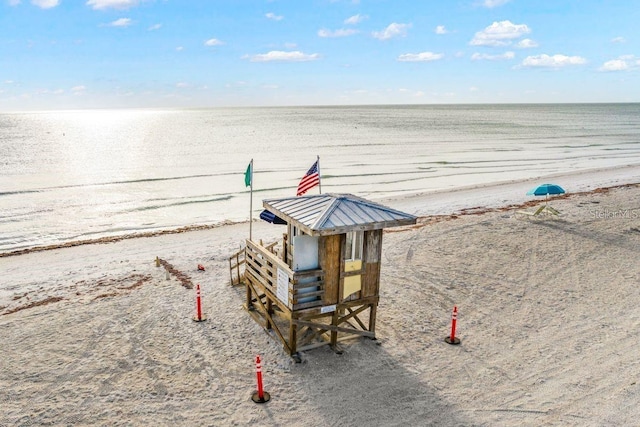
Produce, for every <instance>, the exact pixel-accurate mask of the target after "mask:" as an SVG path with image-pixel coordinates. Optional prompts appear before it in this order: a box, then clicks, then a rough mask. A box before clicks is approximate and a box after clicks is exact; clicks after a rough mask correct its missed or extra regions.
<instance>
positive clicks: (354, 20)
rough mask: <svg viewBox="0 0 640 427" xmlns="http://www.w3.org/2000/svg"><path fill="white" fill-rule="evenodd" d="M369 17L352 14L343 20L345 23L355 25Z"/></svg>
mask: <svg viewBox="0 0 640 427" xmlns="http://www.w3.org/2000/svg"><path fill="white" fill-rule="evenodd" d="M367 18H369V17H368V16H367V15H360V14H357V15H353V16H350V17H349V18H347V19H345V20H344V24H345V25H356V24H359V23H361V22H362V21H364V20H365V19H367Z"/></svg>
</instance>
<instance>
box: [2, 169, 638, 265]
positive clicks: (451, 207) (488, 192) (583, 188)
mask: <svg viewBox="0 0 640 427" xmlns="http://www.w3.org/2000/svg"><path fill="white" fill-rule="evenodd" d="M547 179H548V180H556V181H558V180H560V181H562V183H563V184H562V186H563V187H564V188H565V190H567V193H565V194H564V195H562V196H559V197H571V196H572V195H578V194H585V193H589V192H591V191H596V190H602V189H613V188H617V187H623V186H627V185H638V183H640V164H631V165H627V166H624V167H616V168H596V169H589V170H583V171H577V172H574V173H570V174H566V173H560V174H551V175H546V176H544V177H539V178H530V179H524V180H515V181H504V182H496V183H491V184H483V185H471V186H466V187H458V188H453V189H451V190H436V191H433V192H425V193H419V194H413V195H408V196H401V197H391V198H386V199H382V200H375V201H376V202H379V203H381V204H383V205H386V206H389V207H392V208H394V209H398V210H401V211H405V212H407V213H410V214H412V215H416V216H417V217H418V221H419V222H423V223H424V222H427V221H428V220H429V219H430V218H432V217H446V216H460V215H468V214H477V213H480V212H483V211H485V212H488V211H490V210H497V209H499V210H509V209H522V208H526V207H531V206H536V205H538V204H540V203H542V202H543V201H544V199H541V198H540V199H533V200H532V196H526V191H527V190H528V189H529V187H530V186H531V187H532V186H535V185H537V184H539V183H542V181H544V180H547ZM568 181H569V182H571V181H572V182H571V186H568V185H567V184H565V182H568ZM571 189H573V191H572V190H571ZM253 222H254V224H255V223H256V222H260V219H258V218H254V220H253ZM248 223H249V221H248V220H247V221H230V220H224V221H221V222H219V223H215V224H194V225H188V226H183V227H178V228H173V229H165V230H156V231H149V232H140V233H128V234H123V235H118V236H105V237H100V238H96V239H86V240H73V241H69V242H63V243H59V244H53V245H44V246H33V247H30V248H23V249H16V250H10V251H6V252H0V258H5V257H12V256H19V255H25V254H29V253H33V252H43V251H50V250H55V249H63V248H69V247H75V246H85V245H94V244H106V243H115V242H119V241H122V240H129V239H140V238H149V237H157V236H163V235H172V234H180V233H188V232H192V231H201V230H211V229H216V228H220V227H227V226H232V225H241V224H248Z"/></svg>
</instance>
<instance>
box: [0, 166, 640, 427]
mask: <svg viewBox="0 0 640 427" xmlns="http://www.w3.org/2000/svg"><path fill="white" fill-rule="evenodd" d="M639 169H640V168H639V167H637V166H636V167H634V168H628V169H624V168H621V169H619V170H617V171H608V172H607V174H604V175H602V174H600V175H598V174H599V173H598V172H593V173H591V174H582V175H576V176H573V177H564V178H562V177H554V182H559V183H562V185H563V186H564V187H565V188H566V189H567V192H568V194H567V195H566V196H562V197H559V198H554V199H552V200H551V201H550V204H552V205H553V207H554V208H556V209H557V210H559V211H560V212H561V215H560V216H559V217H557V218H532V217H529V216H525V215H519V214H517V211H518V210H523V209H525V210H529V211H532V210H533V209H534V206H537V205H539V204H540V203H543V199H535V198H532V197H531V196H526V195H525V192H526V189H528V187H530V186H531V184H532V182H521V183H504V184H502V185H500V186H496V187H495V188H481V189H469V190H465V191H461V192H456V193H452V194H440V195H420V196H417V197H414V198H412V199H410V200H393V201H390V206H392V207H396V208H398V209H403V210H406V211H409V210H413V211H414V212H415V213H417V214H418V215H420V216H421V217H420V219H419V221H418V224H417V225H416V226H410V227H405V228H402V229H392V230H389V231H388V232H385V233H384V243H383V264H382V273H381V274H382V278H381V300H380V305H379V307H378V318H377V325H376V336H377V338H378V339H377V340H376V341H373V340H369V339H366V338H360V339H354V340H349V341H344V342H343V343H342V344H341V345H342V347H343V349H344V353H343V354H341V355H338V354H336V353H334V352H333V351H332V350H331V349H330V348H328V347H321V348H318V349H315V350H311V351H308V352H305V353H303V354H302V363H295V362H294V361H293V360H292V359H291V358H290V357H289V356H288V355H287V354H285V352H284V351H283V350H282V348H281V346H280V344H279V343H278V342H277V341H275V340H274V339H272V338H271V337H270V336H269V335H268V334H267V333H265V332H264V330H263V329H262V328H261V327H260V326H259V325H258V324H256V323H255V322H254V321H253V319H252V318H251V317H250V316H249V315H248V314H247V313H246V312H245V311H244V310H243V309H242V303H243V300H244V295H245V291H244V288H242V287H232V286H230V284H229V261H228V259H229V256H230V255H231V254H232V253H233V252H235V251H237V250H238V249H239V248H240V245H241V244H242V242H243V239H244V238H245V237H247V234H248V232H247V229H248V225H247V224H235V225H227V226H222V227H217V228H212V229H206V230H195V231H189V232H184V233H176V234H166V235H159V236H154V237H146V238H136V239H125V240H120V241H115V242H109V243H103V244H98V243H95V244H89V245H81V246H74V247H67V248H59V249H50V250H45V251H36V252H32V253H26V254H21V255H13V256H4V257H0V272H2V279H0V283H1V284H0V342H1V343H2V351H1V357H0V367H1V369H0V426H14V425H15V426H29V425H112V426H120V425H122V426H127V425H162V426H176V425H180V426H193V425H211V426H227V425H249V424H250V425H264V426H272V425H282V426H290V425H304V426H327V425H365V424H366V425H379V426H393V425H398V426H399V425H402V426H408V425H414V426H415V425H438V426H541V425H562V426H604V425H620V426H622V425H628V426H631V425H637V423H638V419H640V405H638V402H639V401H640V384H639V380H640V360H639V359H638V354H640V340H638V337H637V335H638V331H639V330H640V286H639V285H640V264H639V263H638V259H639V256H640V185H639V184H637V183H638V182H640V174H639V173H638V170H639ZM605 187H606V188H605ZM523 190H524V191H523ZM497 194H498V195H497ZM496 195H497V196H496ZM282 232H283V228H282V227H279V226H273V225H271V224H267V223H264V222H261V221H256V222H255V223H254V229H253V233H254V238H256V239H257V238H259V239H263V240H264V241H265V242H269V241H273V240H276V239H277V238H279V237H281V234H282ZM156 257H159V258H160V259H162V260H164V261H165V262H166V263H168V264H170V266H171V273H170V274H169V275H167V270H166V269H165V268H164V267H163V266H161V267H157V266H156V262H155V259H156ZM198 264H202V265H203V266H204V267H205V271H199V270H198V268H197V265H198ZM196 283H198V284H200V285H201V287H202V298H203V310H204V313H205V315H206V316H207V317H208V319H207V321H206V322H200V323H198V322H194V321H193V320H192V317H193V316H194V312H195V290H194V289H193V288H192V286H193V285H195V284H196ZM454 305H456V306H457V307H458V310H459V314H458V328H457V335H458V337H459V338H460V339H461V345H459V346H452V345H448V344H446V343H445V342H444V338H445V337H446V336H447V335H448V334H449V328H450V320H451V310H452V308H453V306H454ZM258 354H259V355H260V356H261V357H262V359H263V367H264V368H263V371H264V386H265V390H267V391H268V392H269V393H270V394H271V397H272V399H271V401H270V402H268V403H267V404H263V405H257V404H255V403H253V402H252V401H251V398H250V397H251V394H252V393H253V392H254V390H255V388H256V384H255V363H254V358H255V356H256V355H258Z"/></svg>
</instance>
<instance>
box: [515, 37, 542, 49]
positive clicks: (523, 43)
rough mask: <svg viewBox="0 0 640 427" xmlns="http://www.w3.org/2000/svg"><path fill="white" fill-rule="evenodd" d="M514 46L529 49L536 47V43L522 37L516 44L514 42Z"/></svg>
mask: <svg viewBox="0 0 640 427" xmlns="http://www.w3.org/2000/svg"><path fill="white" fill-rule="evenodd" d="M516 47H519V48H520V49H530V48H532V47H538V43H536V42H535V41H533V40H531V39H522V40H520V41H519V42H518V44H516Z"/></svg>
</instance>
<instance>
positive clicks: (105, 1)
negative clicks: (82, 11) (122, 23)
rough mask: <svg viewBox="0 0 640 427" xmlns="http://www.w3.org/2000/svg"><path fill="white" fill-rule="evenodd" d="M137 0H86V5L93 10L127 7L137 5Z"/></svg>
mask: <svg viewBox="0 0 640 427" xmlns="http://www.w3.org/2000/svg"><path fill="white" fill-rule="evenodd" d="M138 3H139V0H88V1H87V3H86V5H87V6H91V7H92V8H93V9H95V10H103V9H129V8H130V7H134V6H137V5H138Z"/></svg>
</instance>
